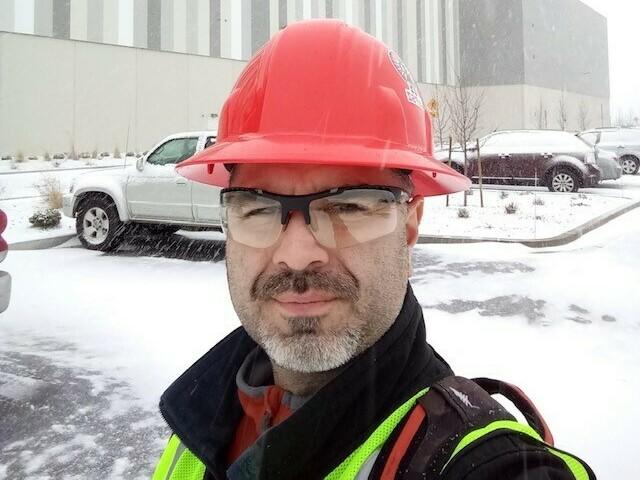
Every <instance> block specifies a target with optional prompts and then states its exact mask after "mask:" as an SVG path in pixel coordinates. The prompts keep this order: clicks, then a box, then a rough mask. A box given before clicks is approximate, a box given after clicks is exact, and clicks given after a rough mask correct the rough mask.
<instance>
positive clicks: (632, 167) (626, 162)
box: [620, 155, 640, 175]
mask: <svg viewBox="0 0 640 480" xmlns="http://www.w3.org/2000/svg"><path fill="white" fill-rule="evenodd" d="M620 166H621V167H622V173H623V174H625V175H635V174H636V173H638V169H639V168H640V160H638V159H637V158H636V157H634V156H633V155H625V156H624V157H622V158H621V159H620Z"/></svg>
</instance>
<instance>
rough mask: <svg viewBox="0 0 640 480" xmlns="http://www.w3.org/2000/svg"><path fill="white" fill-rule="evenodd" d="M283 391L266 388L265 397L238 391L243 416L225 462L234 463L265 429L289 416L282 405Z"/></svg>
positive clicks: (275, 388) (278, 388)
mask: <svg viewBox="0 0 640 480" xmlns="http://www.w3.org/2000/svg"><path fill="white" fill-rule="evenodd" d="M283 395H284V390H283V389H282V388H280V387H278V386H276V385H271V386H269V387H267V388H266V391H265V395H264V396H259V397H252V396H250V395H247V394H246V393H244V392H243V391H241V390H238V397H239V399H240V405H242V410H244V416H243V417H242V418H241V419H240V423H238V427H237V428H236V433H235V436H234V438H233V442H232V443H231V445H230V447H229V453H228V454H227V461H228V462H229V465H231V464H232V463H233V462H235V461H236V460H237V459H238V457H240V455H242V453H243V452H244V451H245V450H246V449H247V448H249V447H250V446H251V445H253V444H254V443H255V441H256V440H257V439H258V437H259V436H260V435H261V434H262V433H263V431H264V430H265V429H266V428H270V427H274V426H276V425H279V424H280V423H282V422H284V421H285V420H286V419H287V418H289V417H290V416H291V413H292V412H291V410H290V409H289V408H288V407H287V406H286V405H284V404H283V403H282V397H283Z"/></svg>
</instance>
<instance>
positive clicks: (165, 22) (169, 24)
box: [156, 0, 183, 50]
mask: <svg viewBox="0 0 640 480" xmlns="http://www.w3.org/2000/svg"><path fill="white" fill-rule="evenodd" d="M156 1H158V2H160V32H161V34H160V48H161V49H162V50H173V1H174V0H156ZM178 1H183V0H178Z"/></svg>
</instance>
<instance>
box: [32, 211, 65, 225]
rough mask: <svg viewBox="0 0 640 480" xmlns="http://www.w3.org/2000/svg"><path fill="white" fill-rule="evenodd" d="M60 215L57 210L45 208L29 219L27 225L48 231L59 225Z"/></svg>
mask: <svg viewBox="0 0 640 480" xmlns="http://www.w3.org/2000/svg"><path fill="white" fill-rule="evenodd" d="M61 219H62V215H60V212H59V211H58V210H54V209H53V208H47V209H45V210H38V211H37V212H35V213H34V214H33V215H31V217H29V223H30V224H31V225H33V226H34V227H38V228H42V229H49V228H53V227H57V226H58V225H59V224H60V220H61Z"/></svg>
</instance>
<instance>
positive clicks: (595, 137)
mask: <svg viewBox="0 0 640 480" xmlns="http://www.w3.org/2000/svg"><path fill="white" fill-rule="evenodd" d="M578 135H579V136H580V138H582V139H583V140H585V141H586V142H589V143H590V144H591V145H595V146H596V147H597V148H598V149H600V150H607V151H610V152H613V153H615V154H616V155H617V156H618V158H620V166H621V167H622V173H624V174H625V175H635V174H636V173H638V170H639V169H640V129H637V128H598V129H594V130H586V131H584V132H581V133H579V134H578Z"/></svg>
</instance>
